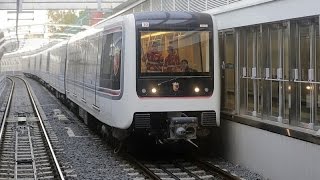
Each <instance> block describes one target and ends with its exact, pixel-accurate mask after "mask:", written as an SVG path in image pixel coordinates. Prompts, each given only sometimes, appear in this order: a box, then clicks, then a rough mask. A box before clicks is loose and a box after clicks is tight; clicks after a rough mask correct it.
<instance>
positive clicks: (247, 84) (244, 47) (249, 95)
mask: <svg viewBox="0 0 320 180" xmlns="http://www.w3.org/2000/svg"><path fill="white" fill-rule="evenodd" d="M259 47H260V28H259V27H255V26H254V27H248V28H246V29H242V30H240V38H239V60H240V68H241V70H240V71H241V80H240V83H241V86H240V87H241V95H240V102H241V103H240V104H241V105H240V107H241V112H242V113H243V114H249V115H253V116H257V115H258V114H259V113H260V111H259V109H260V110H261V107H260V106H259V103H260V100H261V99H260V98H261V95H260V92H261V91H260V87H259V86H260V85H261V83H260V76H261V74H260V73H261V71H260V70H259V64H260V63H259V61H260V52H259ZM259 97H260V98H259Z"/></svg>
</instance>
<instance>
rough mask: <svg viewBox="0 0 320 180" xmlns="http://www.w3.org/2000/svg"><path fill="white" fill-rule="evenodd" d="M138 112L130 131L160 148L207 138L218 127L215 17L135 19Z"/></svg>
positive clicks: (163, 15) (164, 15)
mask: <svg viewBox="0 0 320 180" xmlns="http://www.w3.org/2000/svg"><path fill="white" fill-rule="evenodd" d="M135 20H136V36H137V37H136V39H137V44H136V48H137V49H136V52H137V54H136V59H137V66H136V72H137V73H136V74H137V75H136V94H137V103H136V111H135V113H134V117H133V124H132V127H133V129H134V132H136V133H147V134H148V135H150V136H154V137H156V138H157V139H158V140H159V141H161V142H175V141H177V140H187V141H190V140H194V139H199V138H204V137H208V136H209V135H210V134H211V132H212V130H213V129H214V127H216V126H219V125H220V87H219V84H220V75H219V74H220V71H219V61H218V59H217V58H218V50H217V48H218V45H217V41H214V39H215V38H217V34H216V31H215V30H214V25H213V24H214V23H213V20H212V17H211V16H210V15H208V14H203V13H184V12H171V13H170V12H159V13H152V14H151V13H150V14H148V13H141V14H135Z"/></svg>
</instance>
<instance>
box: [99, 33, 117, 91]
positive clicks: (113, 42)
mask: <svg viewBox="0 0 320 180" xmlns="http://www.w3.org/2000/svg"><path fill="white" fill-rule="evenodd" d="M103 40H104V41H103V42H104V44H103V48H102V55H101V56H102V60H101V68H100V86H101V87H104V88H110V89H115V90H118V89H120V69H121V68H120V67H121V46H122V33H121V32H114V33H111V34H106V35H104V38H103Z"/></svg>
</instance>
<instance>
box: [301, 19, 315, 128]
mask: <svg viewBox="0 0 320 180" xmlns="http://www.w3.org/2000/svg"><path fill="white" fill-rule="evenodd" d="M299 38H300V42H299V45H300V47H299V49H300V74H301V80H302V81H308V69H309V68H310V66H311V64H310V28H309V26H308V25H302V26H300V28H299ZM311 98H312V85H311V84H309V83H300V106H301V108H300V112H301V113H300V122H304V123H309V122H310V119H311Z"/></svg>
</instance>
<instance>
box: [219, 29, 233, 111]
mask: <svg viewBox="0 0 320 180" xmlns="http://www.w3.org/2000/svg"><path fill="white" fill-rule="evenodd" d="M221 36H222V38H221V39H222V41H223V42H221V43H220V47H224V48H220V49H223V50H224V51H223V52H221V56H222V60H223V61H224V64H223V66H224V68H223V72H222V83H223V84H222V86H223V90H222V93H223V95H222V96H223V99H222V108H223V109H224V110H226V111H229V112H233V111H234V110H235V69H234V68H235V46H234V45H235V36H234V33H233V31H230V32H224V33H223V34H222V35H221Z"/></svg>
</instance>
